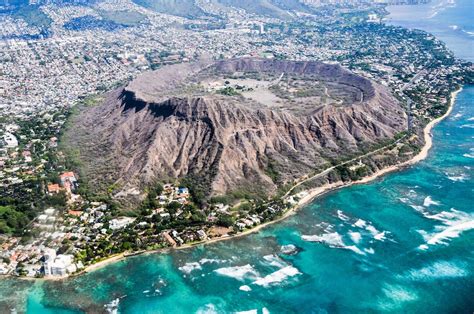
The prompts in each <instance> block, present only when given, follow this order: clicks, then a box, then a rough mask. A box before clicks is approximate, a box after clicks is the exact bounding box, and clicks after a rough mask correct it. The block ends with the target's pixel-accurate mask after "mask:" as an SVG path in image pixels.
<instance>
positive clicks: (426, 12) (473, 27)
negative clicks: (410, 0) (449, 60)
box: [388, 0, 474, 62]
mask: <svg viewBox="0 0 474 314" xmlns="http://www.w3.org/2000/svg"><path fill="white" fill-rule="evenodd" d="M388 9H389V12H390V15H389V16H388V21H389V24H393V25H398V26H403V27H407V28H418V29H422V30H425V31H427V32H430V33H432V34H434V35H435V36H436V37H437V38H439V39H441V40H443V41H444V42H445V43H446V44H447V46H448V47H449V48H450V49H451V50H452V51H453V52H454V54H455V55H456V56H457V57H458V58H462V59H465V60H467V61H472V62H474V22H473V21H474V1H472V0H432V1H431V2H430V3H428V4H425V5H416V6H413V5H397V6H390V7H389V8H388Z"/></svg>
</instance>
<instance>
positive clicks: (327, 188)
mask: <svg viewBox="0 0 474 314" xmlns="http://www.w3.org/2000/svg"><path fill="white" fill-rule="evenodd" d="M462 89H463V88H462V86H461V87H460V88H459V89H457V90H455V91H453V92H452V93H451V99H450V102H449V107H448V109H447V111H446V113H444V114H443V115H442V116H440V117H438V118H436V119H433V120H431V121H430V122H429V123H428V124H427V125H426V126H425V127H424V129H423V136H424V141H425V143H424V145H423V147H422V149H421V151H420V152H419V153H418V154H417V155H416V156H414V157H413V158H411V159H409V160H407V161H404V162H402V163H399V164H396V165H392V166H388V167H386V168H382V169H380V170H378V171H376V172H375V173H373V174H371V175H370V176H367V177H364V178H362V179H361V180H358V181H352V182H347V183H344V182H342V181H338V182H334V183H327V184H325V185H322V186H319V187H316V188H313V189H310V190H307V191H306V192H307V194H306V195H305V196H304V197H303V198H301V199H300V200H299V201H298V203H297V204H296V205H294V206H293V207H292V208H290V209H289V210H287V211H286V212H285V213H284V214H283V215H282V216H281V217H278V218H277V219H275V220H272V221H268V222H265V223H263V224H260V225H258V226H256V227H254V228H252V229H248V230H245V231H243V232H240V233H237V234H235V235H231V236H223V237H219V238H214V239H210V240H203V241H198V242H193V243H188V244H184V245H182V246H180V247H175V248H169V247H167V248H161V249H156V250H150V251H142V252H124V253H120V254H116V255H113V256H110V257H108V258H106V259H104V260H101V261H99V262H97V263H94V264H91V265H88V266H87V267H85V268H84V269H82V270H81V271H79V272H77V273H75V274H72V275H69V276H64V277H44V278H27V277H18V278H21V279H29V280H38V279H39V280H53V281H55V280H64V279H68V278H74V277H77V276H80V275H82V274H85V273H90V272H93V271H96V270H98V269H100V268H103V267H105V266H107V265H109V264H112V263H115V262H118V261H121V260H125V259H126V258H127V257H130V256H136V255H142V254H147V255H148V254H156V253H166V252H169V251H171V250H183V249H188V248H192V247H195V246H197V245H207V244H212V243H216V242H219V241H225V240H229V239H236V238H240V237H243V236H246V235H249V234H252V233H256V232H258V231H260V230H261V229H263V228H265V227H267V226H269V225H271V224H274V223H277V222H280V221H282V220H284V219H286V218H288V217H289V216H291V215H293V214H295V213H296V212H297V211H298V210H299V209H301V208H302V207H304V206H305V205H307V204H309V203H310V202H312V201H313V200H314V199H315V198H317V197H320V196H322V195H324V194H326V193H328V192H331V191H334V190H337V189H340V188H343V187H348V186H351V185H353V184H366V183H368V182H371V181H373V180H375V179H377V178H379V177H381V176H383V175H385V174H387V173H390V172H394V171H397V170H402V169H404V168H406V167H408V166H411V165H413V164H416V163H418V162H419V161H422V160H424V159H426V158H427V157H428V153H429V150H430V149H431V147H432V146H433V134H432V129H433V127H434V126H436V125H437V124H438V123H439V122H441V121H442V120H444V119H445V118H446V117H448V116H449V115H450V114H451V112H452V110H453V107H454V103H455V101H456V97H457V95H458V94H459V93H460V92H461V91H462Z"/></svg>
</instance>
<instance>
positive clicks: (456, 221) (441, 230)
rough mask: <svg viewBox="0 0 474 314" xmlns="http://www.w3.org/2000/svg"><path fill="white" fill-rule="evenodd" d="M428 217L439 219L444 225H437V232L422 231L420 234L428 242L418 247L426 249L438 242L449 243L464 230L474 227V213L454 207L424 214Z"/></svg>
mask: <svg viewBox="0 0 474 314" xmlns="http://www.w3.org/2000/svg"><path fill="white" fill-rule="evenodd" d="M424 216H425V217H426V218H428V219H432V220H437V221H440V222H441V223H443V225H440V226H436V227H435V232H433V233H431V234H430V233H428V232H426V231H423V230H422V231H420V234H421V235H422V236H423V238H424V239H425V241H426V243H425V244H422V245H420V246H419V247H418V248H419V249H421V250H426V249H428V247H429V246H430V245H431V246H434V245H438V244H444V245H446V244H448V241H449V240H450V239H453V238H457V237H459V236H460V235H461V233H463V232H464V231H467V230H471V229H474V214H468V213H465V212H462V211H458V210H455V209H454V208H452V209H451V210H450V211H442V212H440V213H438V214H434V215H428V214H425V215H424Z"/></svg>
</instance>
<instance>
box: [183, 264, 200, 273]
mask: <svg viewBox="0 0 474 314" xmlns="http://www.w3.org/2000/svg"><path fill="white" fill-rule="evenodd" d="M178 269H179V270H180V271H182V272H183V273H186V274H190V273H191V272H192V271H193V270H200V269H201V265H200V264H199V263H197V262H192V263H186V264H184V265H183V266H181V267H179V268H178Z"/></svg>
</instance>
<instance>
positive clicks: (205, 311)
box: [196, 303, 217, 314]
mask: <svg viewBox="0 0 474 314" xmlns="http://www.w3.org/2000/svg"><path fill="white" fill-rule="evenodd" d="M196 314H217V309H216V306H215V305H214V304H212V303H209V304H206V305H205V306H204V307H203V308H200V309H198V310H197V312H196Z"/></svg>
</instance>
